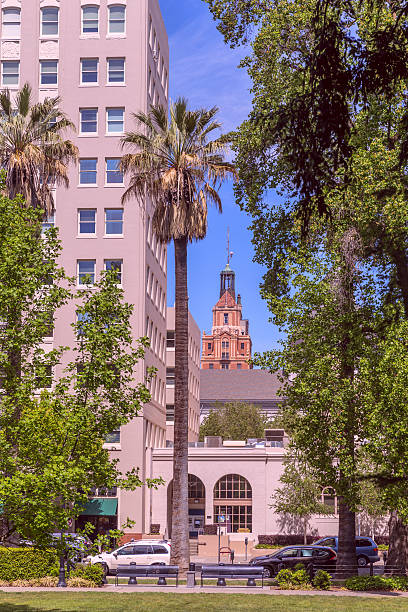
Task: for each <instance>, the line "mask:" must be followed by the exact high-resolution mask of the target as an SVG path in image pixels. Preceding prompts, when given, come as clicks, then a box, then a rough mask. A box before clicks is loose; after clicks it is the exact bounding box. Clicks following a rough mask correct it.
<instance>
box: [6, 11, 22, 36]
mask: <svg viewBox="0 0 408 612" xmlns="http://www.w3.org/2000/svg"><path fill="white" fill-rule="evenodd" d="M20 35H21V10H20V9H19V8H6V9H3V30H2V37H3V38H8V39H15V38H20Z"/></svg>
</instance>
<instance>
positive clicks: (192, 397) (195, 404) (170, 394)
mask: <svg viewBox="0 0 408 612" xmlns="http://www.w3.org/2000/svg"><path fill="white" fill-rule="evenodd" d="M175 327H176V324H175V308H174V307H169V308H167V348H166V439H167V442H168V443H170V445H171V442H172V441H173V440H174V376H175V350H174V349H175ZM199 430H200V329H199V327H198V325H197V323H196V322H195V321H194V319H193V317H192V315H191V313H190V312H189V313H188V441H189V442H197V441H198V434H199Z"/></svg>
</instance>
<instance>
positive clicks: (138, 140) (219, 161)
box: [121, 98, 235, 572]
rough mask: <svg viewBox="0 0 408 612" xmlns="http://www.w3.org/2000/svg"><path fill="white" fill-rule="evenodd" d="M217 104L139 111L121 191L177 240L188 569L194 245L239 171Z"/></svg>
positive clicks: (182, 540) (176, 511)
mask: <svg viewBox="0 0 408 612" xmlns="http://www.w3.org/2000/svg"><path fill="white" fill-rule="evenodd" d="M217 112H218V108H216V107H214V108H211V109H209V110H206V109H199V110H188V108H187V101H186V100H185V99H184V98H180V99H178V100H177V101H176V102H175V103H174V104H172V105H171V108H170V117H168V116H167V112H166V110H165V109H164V108H163V107H161V106H158V107H155V106H152V107H151V109H150V111H149V112H148V114H145V113H142V112H139V113H136V114H134V118H135V119H136V121H137V124H138V128H139V130H138V131H135V132H129V133H126V134H125V136H124V137H123V139H122V145H123V146H127V145H130V146H132V147H134V152H132V153H129V154H126V155H124V156H123V158H122V160H121V169H122V170H123V172H124V173H125V174H128V175H129V177H130V182H129V187H128V188H127V190H126V191H125V193H124V194H123V197H122V202H123V203H125V202H126V201H128V200H129V199H130V198H132V197H133V196H135V197H137V198H138V199H139V200H140V201H144V199H145V198H146V197H147V198H149V199H150V200H151V202H152V204H153V209H154V212H153V219H152V225H153V231H154V232H155V234H156V236H157V238H158V239H159V240H160V241H161V242H162V243H166V244H168V243H169V242H171V241H172V240H173V241H174V252H175V278H176V304H175V319H176V321H175V323H176V324H175V399H174V404H175V416H174V451H173V505H172V533H171V539H172V547H171V549H172V562H173V563H176V564H177V565H179V567H180V570H181V571H183V572H185V571H187V570H188V566H189V557H190V553H189V534H188V293H187V245H188V243H189V242H192V241H193V240H201V239H203V238H204V237H205V235H206V231H207V204H208V203H213V204H215V206H216V207H217V208H218V210H219V211H220V212H221V210H222V206H221V198H220V196H219V193H218V190H219V187H220V186H221V184H222V182H223V181H224V180H225V179H227V178H229V177H234V176H235V170H234V167H233V165H232V164H231V163H229V162H227V161H225V153H226V146H225V144H223V143H222V141H221V140H220V139H218V140H213V141H209V140H208V138H209V136H210V135H212V134H213V133H214V132H215V131H216V130H218V129H219V128H220V127H221V125H220V123H219V122H218V121H216V119H215V116H216V114H217Z"/></svg>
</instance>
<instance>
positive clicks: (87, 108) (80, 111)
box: [79, 106, 99, 137]
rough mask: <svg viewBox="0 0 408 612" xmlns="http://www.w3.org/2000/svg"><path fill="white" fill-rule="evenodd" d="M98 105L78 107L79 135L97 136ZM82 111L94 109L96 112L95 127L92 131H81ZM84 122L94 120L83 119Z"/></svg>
mask: <svg viewBox="0 0 408 612" xmlns="http://www.w3.org/2000/svg"><path fill="white" fill-rule="evenodd" d="M98 110H99V109H98V107H97V106H96V107H92V106H90V107H84V108H80V109H79V135H80V136H88V137H89V136H97V135H98V128H99V112H98ZM84 111H95V112H96V119H95V123H96V129H95V131H94V132H83V131H82V124H83V123H84V121H83V119H82V113H83V112H84ZM85 123H94V121H93V120H92V121H89V120H88V121H85Z"/></svg>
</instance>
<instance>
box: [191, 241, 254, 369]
mask: <svg viewBox="0 0 408 612" xmlns="http://www.w3.org/2000/svg"><path fill="white" fill-rule="evenodd" d="M229 262H230V253H229V249H228V263H227V265H226V266H225V268H224V270H222V272H221V274H220V280H221V283H220V299H219V300H218V302H217V303H216V305H215V306H214V308H213V326H212V330H211V334H206V333H205V332H203V351H202V357H201V368H202V369H203V370H249V369H252V366H250V365H249V364H248V359H250V358H251V352H252V341H251V337H250V335H249V322H248V320H247V319H243V318H242V303H241V296H240V295H238V296H237V298H235V272H234V271H233V270H231V267H230V263H229Z"/></svg>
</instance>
